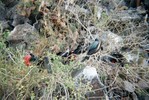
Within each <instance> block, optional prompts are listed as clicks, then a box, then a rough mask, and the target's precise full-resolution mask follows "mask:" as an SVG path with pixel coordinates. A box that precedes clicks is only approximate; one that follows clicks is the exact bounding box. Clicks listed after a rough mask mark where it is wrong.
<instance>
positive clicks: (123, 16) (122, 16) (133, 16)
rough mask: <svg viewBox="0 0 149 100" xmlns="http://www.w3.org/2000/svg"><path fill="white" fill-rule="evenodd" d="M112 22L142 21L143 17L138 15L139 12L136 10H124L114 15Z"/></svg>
mask: <svg viewBox="0 0 149 100" xmlns="http://www.w3.org/2000/svg"><path fill="white" fill-rule="evenodd" d="M112 20H113V21H123V22H125V21H131V20H133V21H140V20H141V16H139V15H138V12H137V11H136V10H123V11H117V12H115V13H113V14H112Z"/></svg>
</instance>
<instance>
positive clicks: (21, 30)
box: [7, 23, 39, 46]
mask: <svg viewBox="0 0 149 100" xmlns="http://www.w3.org/2000/svg"><path fill="white" fill-rule="evenodd" d="M38 38H39V35H38V34H37V33H36V31H35V30H34V29H33V26H31V25H29V24H28V23H25V24H22V25H17V26H16V27H15V28H14V29H13V31H11V33H10V34H9V36H8V38H7V41H8V42H9V44H10V46H16V45H18V44H20V45H21V43H26V44H27V45H32V44H33V43H34V42H35V41H36V40H38Z"/></svg>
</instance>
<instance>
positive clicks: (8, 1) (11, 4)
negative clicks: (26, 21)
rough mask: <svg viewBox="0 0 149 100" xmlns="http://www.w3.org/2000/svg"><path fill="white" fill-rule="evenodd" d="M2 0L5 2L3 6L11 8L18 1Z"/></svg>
mask: <svg viewBox="0 0 149 100" xmlns="http://www.w3.org/2000/svg"><path fill="white" fill-rule="evenodd" d="M2 2H3V3H4V4H5V7H8V8H11V7H13V6H15V5H16V4H17V3H18V0H2Z"/></svg>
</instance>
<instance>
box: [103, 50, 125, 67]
mask: <svg viewBox="0 0 149 100" xmlns="http://www.w3.org/2000/svg"><path fill="white" fill-rule="evenodd" d="M101 60H102V61H104V62H106V63H108V64H109V65H111V66H115V64H120V66H122V67H123V66H124V62H125V58H124V56H123V55H122V54H120V53H119V52H112V53H111V54H110V55H107V56H103V57H101Z"/></svg>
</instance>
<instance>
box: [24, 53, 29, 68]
mask: <svg viewBox="0 0 149 100" xmlns="http://www.w3.org/2000/svg"><path fill="white" fill-rule="evenodd" d="M23 59H24V64H25V65H26V66H30V65H31V62H30V59H31V55H30V54H28V55H26V56H25V57H24V58H23Z"/></svg>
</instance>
